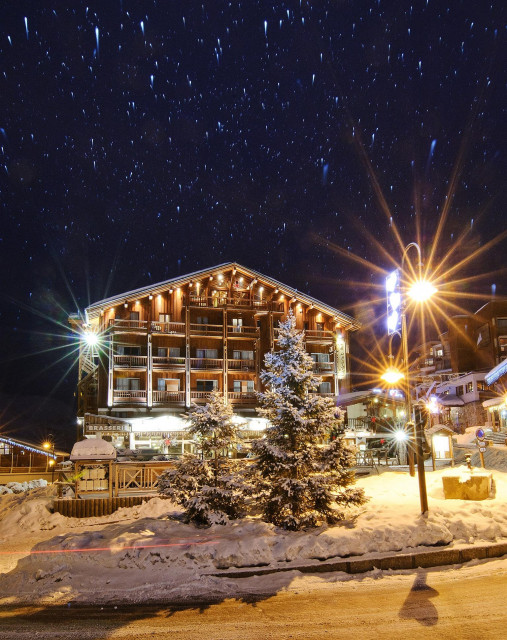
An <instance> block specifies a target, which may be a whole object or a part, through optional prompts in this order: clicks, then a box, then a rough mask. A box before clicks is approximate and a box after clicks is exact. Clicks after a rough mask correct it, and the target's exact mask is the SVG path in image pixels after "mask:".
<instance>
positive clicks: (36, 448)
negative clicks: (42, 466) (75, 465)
mask: <svg viewBox="0 0 507 640" xmlns="http://www.w3.org/2000/svg"><path fill="white" fill-rule="evenodd" d="M0 442H5V443H6V444H10V445H13V446H15V447H20V448H21V449H25V450H26V451H31V452H33V453H40V454H41V455H43V456H48V457H49V458H56V457H58V458H60V457H61V458H65V457H66V456H68V455H69V454H68V453H67V452H66V451H59V450H57V449H55V450H54V451H53V449H52V448H50V449H45V448H44V447H43V446H41V445H37V444H34V443H33V442H28V441H27V440H19V439H18V438H7V437H5V436H0Z"/></svg>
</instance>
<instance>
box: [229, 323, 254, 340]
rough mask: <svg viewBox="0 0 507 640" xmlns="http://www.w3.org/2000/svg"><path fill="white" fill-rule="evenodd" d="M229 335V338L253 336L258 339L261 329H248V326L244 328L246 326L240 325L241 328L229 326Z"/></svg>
mask: <svg viewBox="0 0 507 640" xmlns="http://www.w3.org/2000/svg"><path fill="white" fill-rule="evenodd" d="M227 335H228V336H229V337H234V336H251V337H252V338H257V337H258V336H259V328H258V327H247V326H244V325H240V326H236V325H228V326H227Z"/></svg>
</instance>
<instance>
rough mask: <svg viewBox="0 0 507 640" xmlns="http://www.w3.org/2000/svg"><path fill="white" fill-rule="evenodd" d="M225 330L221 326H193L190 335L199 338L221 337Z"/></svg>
mask: <svg viewBox="0 0 507 640" xmlns="http://www.w3.org/2000/svg"><path fill="white" fill-rule="evenodd" d="M223 331H224V329H223V327H222V325H221V324H193V323H192V324H191V325H190V333H192V334H194V335H199V336H221V335H222V333H223Z"/></svg>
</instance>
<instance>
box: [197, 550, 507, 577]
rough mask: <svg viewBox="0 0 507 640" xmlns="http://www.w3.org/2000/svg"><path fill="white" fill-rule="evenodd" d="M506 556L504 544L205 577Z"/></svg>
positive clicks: (400, 567)
mask: <svg viewBox="0 0 507 640" xmlns="http://www.w3.org/2000/svg"><path fill="white" fill-rule="evenodd" d="M504 555H507V542H500V543H492V544H490V545H486V546H480V547H478V546H475V545H469V546H466V547H461V548H459V549H435V550H431V551H419V552H416V553H398V554H396V555H382V556H374V557H370V558H364V557H361V558H357V559H355V560H345V559H341V560H335V561H323V562H321V563H320V564H303V565H290V566H286V565H285V566H278V567H248V568H246V569H237V570H236V571H220V572H218V573H209V574H208V575H210V576H214V577H217V578H251V577H252V576H263V575H267V574H270V573H280V572H283V571H300V572H301V573H327V572H332V571H343V572H344V573H350V574H355V573H365V572H367V571H373V570H374V569H380V570H381V571H385V570H389V569H391V570H393V571H400V570H403V569H417V568H418V567H421V568H423V569H425V568H429V567H441V566H445V565H451V564H463V563H464V562H469V561H470V560H487V559H491V558H501V557H502V556H504Z"/></svg>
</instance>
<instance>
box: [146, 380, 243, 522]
mask: <svg viewBox="0 0 507 640" xmlns="http://www.w3.org/2000/svg"><path fill="white" fill-rule="evenodd" d="M233 417H234V414H233V411H232V408H231V407H230V405H226V404H225V403H224V398H223V396H222V394H221V393H220V392H218V391H213V392H212V393H211V396H210V400H209V402H208V403H206V404H205V405H203V406H195V407H194V409H193V411H192V413H191V415H190V422H191V424H190V427H189V428H188V433H189V434H190V435H191V436H193V438H194V441H195V443H196V448H197V452H198V454H197V455H195V454H186V455H185V456H183V458H182V459H181V460H180V461H179V462H178V464H177V466H176V468H175V469H171V470H169V471H166V472H165V473H164V474H162V475H161V476H160V478H159V483H158V486H159V492H160V493H162V494H163V495H166V496H169V497H170V498H172V499H173V500H174V501H175V502H176V503H177V504H179V505H181V506H182V507H184V509H185V519H186V521H187V522H195V523H196V524H199V525H205V526H209V525H211V524H225V523H226V522H227V520H228V518H237V517H239V516H240V515H241V514H242V513H243V510H244V499H245V498H244V495H245V492H244V491H243V485H242V482H241V477H240V475H237V474H236V467H237V463H235V462H234V461H233V460H231V459H230V458H229V457H228V451H229V450H230V448H231V446H233V444H234V443H235V441H236V440H237V433H238V426H237V425H236V424H235V423H234V421H233Z"/></svg>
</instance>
